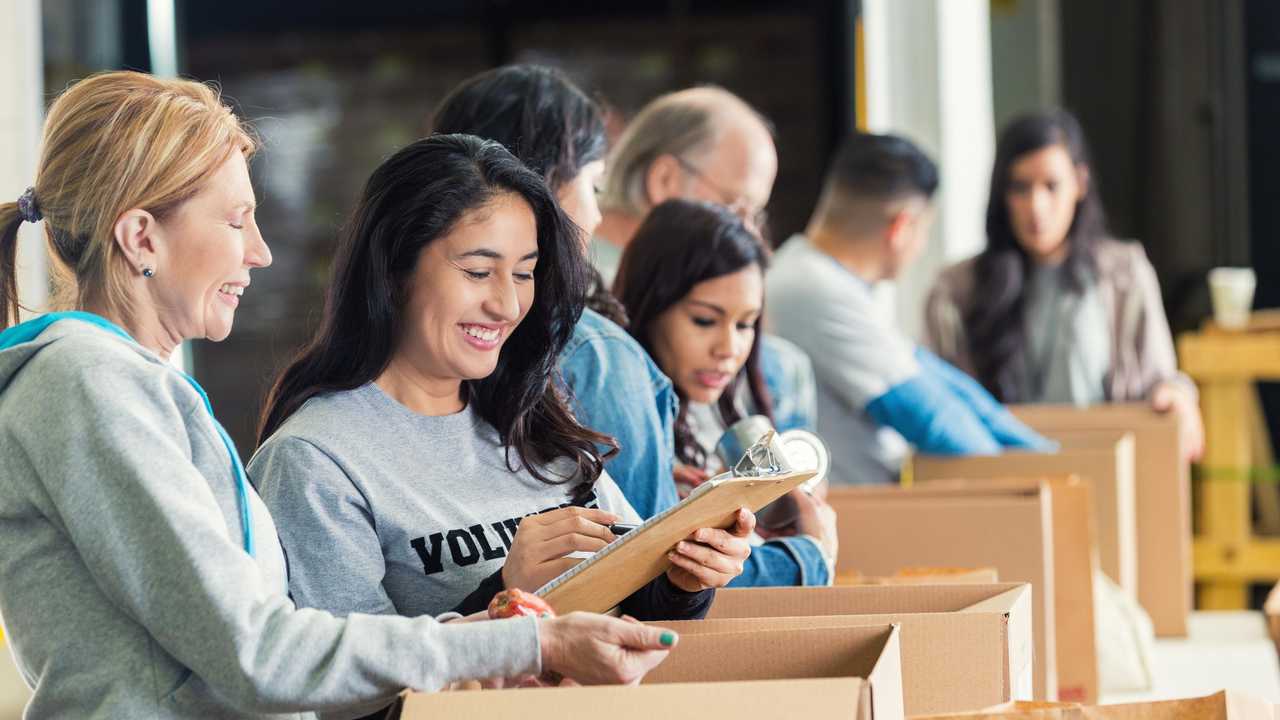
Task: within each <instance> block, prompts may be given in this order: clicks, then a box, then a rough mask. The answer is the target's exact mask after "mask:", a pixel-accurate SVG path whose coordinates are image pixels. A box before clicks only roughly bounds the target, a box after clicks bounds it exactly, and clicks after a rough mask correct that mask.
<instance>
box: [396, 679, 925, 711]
mask: <svg viewBox="0 0 1280 720" xmlns="http://www.w3.org/2000/svg"><path fill="white" fill-rule="evenodd" d="M868 693H869V686H868V685H867V682H866V681H865V680H862V679H859V678H855V677H847V678H820V679H808V680H757V681H754V682H717V683H685V684H675V685H642V686H640V687H618V686H605V687H574V688H531V689H524V690H483V691H474V690H472V691H464V692H443V693H430V694H428V693H413V694H410V695H409V696H408V697H407V698H406V699H405V706H404V711H403V712H402V713H401V715H400V718H401V720H440V719H441V718H484V720H530V719H531V718H532V719H534V720H539V719H542V720H552V719H554V720H600V719H601V718H608V719H609V720H654V718H660V719H661V720H708V719H709V718H713V717H731V718H785V717H805V718H815V719H816V718H857V719H858V720H864V719H865V718H875V720H880V719H881V718H893V720H897V719H898V718H901V717H903V716H902V715H901V714H898V715H896V716H895V715H891V714H890V713H888V712H887V711H886V712H884V713H883V714H872V713H873V712H874V710H875V709H873V708H869V707H866V705H869V698H868ZM709 708H713V709H714V711H712V710H709Z"/></svg>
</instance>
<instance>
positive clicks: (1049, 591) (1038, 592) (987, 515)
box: [828, 479, 1098, 702]
mask: <svg viewBox="0 0 1280 720" xmlns="http://www.w3.org/2000/svg"><path fill="white" fill-rule="evenodd" d="M828 502H830V503H831V505H832V507H833V508H835V510H836V514H837V516H838V518H839V526H838V527H839V534H840V553H839V556H838V559H837V571H841V570H846V571H847V570H853V569H858V570H861V571H865V572H871V573H882V572H883V573H888V572H892V570H893V568H897V567H901V566H904V565H913V564H914V565H990V566H994V567H995V568H996V569H997V570H998V571H999V573H1000V577H1001V578H1003V579H1004V580H1005V581H1009V582H1027V583H1031V585H1032V607H1033V611H1032V618H1033V633H1034V642H1035V663H1034V665H1035V697H1036V698H1037V699H1044V700H1056V699H1059V698H1062V699H1068V700H1072V701H1084V702H1092V701H1094V700H1095V699H1096V697H1097V692H1098V673H1097V652H1096V646H1095V638H1094V618H1093V569H1094V568H1096V567H1097V551H1096V545H1095V541H1094V540H1093V525H1092V507H1093V501H1092V497H1091V494H1090V492H1089V484H1088V482H1087V481H1082V480H1078V479H1069V480H1059V481H1035V480H1032V481H1018V480H991V481H963V482H948V483H941V482H938V483H930V484H928V485H925V486H915V487H912V488H905V489H904V488H889V487H874V488H872V487H857V488H855V487H833V488H832V489H831V492H830V494H829V495H828Z"/></svg>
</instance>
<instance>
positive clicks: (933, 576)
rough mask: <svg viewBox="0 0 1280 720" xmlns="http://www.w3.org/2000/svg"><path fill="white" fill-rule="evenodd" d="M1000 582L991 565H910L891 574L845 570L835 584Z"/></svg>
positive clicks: (979, 583)
mask: <svg viewBox="0 0 1280 720" xmlns="http://www.w3.org/2000/svg"><path fill="white" fill-rule="evenodd" d="M998 582H1000V573H998V572H996V569H995V568H993V567H982V568H944V567H910V568H898V569H897V571H895V572H894V573H893V574H892V575H888V576H885V575H863V574H862V573H859V572H846V573H840V574H837V575H836V580H835V585H837V586H840V587H844V586H857V585H992V584H994V583H998Z"/></svg>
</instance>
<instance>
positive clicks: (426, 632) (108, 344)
mask: <svg viewBox="0 0 1280 720" xmlns="http://www.w3.org/2000/svg"><path fill="white" fill-rule="evenodd" d="M254 149H255V143H254V141H253V139H252V138H251V136H250V134H249V133H248V131H247V129H246V128H245V127H243V126H242V125H241V123H240V121H239V120H238V119H237V118H236V117H235V115H234V114H233V113H232V112H231V110H230V109H229V108H227V107H225V106H224V105H223V104H222V102H221V101H220V99H219V98H218V96H217V94H216V93H215V92H214V91H213V90H212V89H211V88H209V87H208V86H206V85H202V84H200V83H196V82H191V81H187V80H167V79H159V78H153V77H151V76H149V75H143V74H140V73H129V72H116V73H105V74H101V75H96V76H93V77H90V78H88V79H86V80H82V81H80V82H78V83H76V84H75V85H72V86H71V88H70V89H69V90H67V91H66V92H64V93H63V94H62V95H61V96H60V97H59V98H58V99H57V100H56V101H54V103H53V105H52V106H51V107H50V108H49V114H48V117H47V118H46V120H45V129H44V138H43V142H42V151H41V155H40V161H39V164H38V166H37V169H36V179H35V184H34V186H33V187H32V188H30V189H28V190H27V192H26V193H24V194H23V195H22V197H21V198H20V199H19V201H18V202H17V203H0V271H2V273H3V274H2V275H0V327H5V326H8V325H9V324H10V323H11V322H14V321H16V319H17V314H18V309H19V308H18V297H17V278H16V276H15V256H16V253H17V233H18V228H19V226H21V225H22V224H23V223H24V222H30V223H43V230H44V235H45V238H46V240H47V241H48V247H49V251H50V259H51V261H52V262H53V263H54V265H55V267H56V268H57V269H58V270H59V271H60V280H61V281H62V288H61V289H63V290H64V291H65V292H66V298H65V305H66V306H67V307H69V308H73V309H74V312H62V313H52V314H49V315H44V316H42V317H39V318H36V319H34V320H29V321H27V322H24V323H21V324H18V325H15V326H13V327H9V328H8V329H7V330H5V331H4V332H2V333H0V459H2V460H3V467H4V472H3V473H0V610H2V611H3V614H4V620H5V630H6V633H7V639H8V641H9V643H10V644H11V645H12V649H13V654H14V657H15V659H16V660H17V664H18V667H19V669H20V670H21V672H22V674H23V677H24V679H25V680H26V681H27V682H28V684H29V685H31V686H32V687H33V688H34V689H35V693H34V695H33V696H32V698H31V702H30V704H29V705H28V707H27V710H26V713H25V717H27V718H33V719H35V718H55V717H56V718H65V717H72V718H209V717H218V718H266V717H293V718H297V717H301V716H300V715H298V713H300V712H306V711H308V710H315V709H322V710H352V711H354V709H355V708H358V707H360V706H361V705H362V704H372V705H373V706H375V707H376V706H379V705H385V704H386V703H388V702H390V701H391V700H392V699H393V698H395V697H396V695H397V694H398V693H399V692H401V691H402V690H403V689H404V688H406V687H408V688H414V689H418V690H434V689H437V688H439V687H441V686H443V685H445V684H447V683H449V682H452V681H455V680H465V679H481V678H490V677H503V676H517V675H522V674H527V673H534V674H536V673H539V672H542V671H544V670H556V671H558V672H560V673H563V674H565V675H567V676H569V677H572V678H575V679H578V680H589V681H605V682H609V681H612V682H629V681H634V680H637V679H638V678H639V677H641V676H643V674H644V672H645V671H646V670H647V669H649V668H650V667H652V666H653V665H655V664H656V663H657V662H659V661H660V660H661V659H662V657H663V656H664V655H665V652H663V651H662V650H661V647H662V646H663V645H664V644H665V645H670V644H671V643H670V642H667V643H662V642H661V632H660V631H658V630H656V629H652V628H644V627H640V626H637V625H634V624H629V623H625V622H622V621H619V620H615V619H612V618H605V617H602V616H593V615H586V614H575V615H571V616H566V617H564V618H555V619H545V620H535V619H533V618H522V619H517V620H505V621H497V622H477V623H461V622H456V623H448V624H442V623H440V622H437V620H436V619H435V618H432V617H421V618H414V619H410V618H401V617H369V616H367V615H352V616H350V617H347V618H342V619H340V618H336V617H333V616H332V615H329V614H326V613H323V612H318V611H315V610H298V609H297V608H296V607H295V605H294V603H293V601H292V600H290V598H289V595H288V583H287V578H286V575H287V568H286V561H285V557H284V554H283V553H282V552H281V548H280V544H279V541H278V538H277V536H276V528H275V525H274V524H273V523H272V519H271V517H270V515H268V513H267V510H266V508H265V507H264V506H263V504H262V502H261V500H259V498H258V495H257V493H255V492H254V490H253V488H252V487H250V486H249V485H248V483H247V482H246V480H245V475H244V470H243V468H242V467H241V465H240V460H239V457H238V455H237V454H236V449H235V447H234V446H233V445H232V443H231V439H230V437H229V436H228V435H227V433H226V431H225V430H223V428H222V426H221V425H219V424H218V422H217V420H215V419H214V417H213V414H212V409H211V407H210V404H209V401H208V398H207V397H206V396H205V394H204V391H203V390H202V389H201V388H200V386H199V385H198V384H196V382H195V381H194V380H193V379H191V378H189V377H187V376H186V375H184V374H183V373H181V372H179V371H178V370H176V369H174V368H173V367H172V366H171V365H170V364H169V363H168V358H169V356H170V353H171V352H172V351H173V349H174V348H175V347H177V346H178V344H179V343H181V342H182V341H184V340H188V339H201V338H202V339H208V340H212V341H220V340H223V339H225V338H226V337H227V335H228V334H229V333H230V332H231V328H232V324H233V322H234V319H235V311H236V307H237V306H238V305H239V302H240V297H241V295H242V294H243V293H244V292H245V290H246V289H247V288H248V286H249V278H250V273H251V271H253V270H254V269H257V268H264V267H266V266H268V265H270V264H271V253H270V251H269V250H268V249H267V246H266V243H265V242H264V241H263V238H262V235H261V233H259V231H258V227H257V224H256V222H255V220H254V208H255V200H254V193H253V187H252V186H251V184H250V180H249V171H248V158H249V157H250V156H251V155H252V154H253V151H254ZM669 639H670V638H669ZM629 648H634V649H629ZM307 716H308V717H309V715H307Z"/></svg>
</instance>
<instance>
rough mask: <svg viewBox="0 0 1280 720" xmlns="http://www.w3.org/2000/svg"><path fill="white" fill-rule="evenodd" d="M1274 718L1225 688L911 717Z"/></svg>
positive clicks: (1264, 705) (1273, 712)
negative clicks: (1139, 699) (1193, 694)
mask: <svg viewBox="0 0 1280 720" xmlns="http://www.w3.org/2000/svg"><path fill="white" fill-rule="evenodd" d="M961 718H963V719H964V720H1014V719H1016V720H1276V719H1277V718H1280V708H1277V706H1275V705H1272V704H1270V703H1268V702H1266V701H1264V700H1261V699H1258V698H1255V697H1253V696H1250V695H1246V694H1244V693H1239V692H1235V691H1232V690H1225V691H1223V692H1218V693H1214V694H1213V695H1208V696H1206V697H1199V698H1185V699H1180V700H1157V701H1152V702H1144V703H1127V704H1123V705H1095V706H1092V707H1090V706H1086V705H1075V704H1066V703H1011V704H1010V705H1008V706H1005V707H994V708H989V709H987V710H984V711H982V712H976V713H949V714H945V715H928V716H920V717H916V718H913V720H960V719H961Z"/></svg>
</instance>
